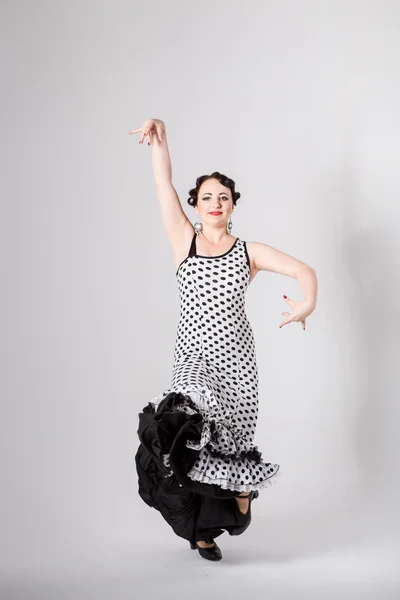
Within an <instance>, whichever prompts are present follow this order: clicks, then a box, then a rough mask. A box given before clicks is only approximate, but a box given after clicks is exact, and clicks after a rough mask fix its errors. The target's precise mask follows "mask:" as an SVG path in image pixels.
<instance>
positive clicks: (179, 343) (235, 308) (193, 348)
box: [136, 233, 279, 541]
mask: <svg viewBox="0 0 400 600" xmlns="http://www.w3.org/2000/svg"><path fill="white" fill-rule="evenodd" d="M196 235H197V234H196V233H195V234H194V236H193V239H192V243H191V246H190V250H189V254H188V256H187V257H186V258H185V259H184V260H183V261H182V262H181V264H180V265H179V267H178V269H177V271H176V277H177V282H178V290H179V298H180V317H179V322H178V327H177V334H176V340H175V347H174V362H173V368H172V379H171V383H170V386H169V388H168V389H166V390H164V391H163V392H161V393H160V394H158V395H157V396H155V397H154V398H153V399H152V400H151V401H150V402H149V403H148V405H147V407H145V408H144V409H143V411H142V413H140V415H139V429H138V435H139V439H140V441H141V445H140V447H139V450H138V453H137V455H136V465H137V470H138V474H139V493H140V495H141V496H142V498H143V500H144V501H145V502H146V503H147V504H149V505H150V506H153V507H155V508H156V509H158V510H160V512H161V513H162V515H163V517H164V518H165V519H166V520H167V522H168V523H169V524H170V525H171V526H172V527H173V529H174V530H175V533H177V534H178V535H180V536H181V537H184V538H186V539H189V540H191V541H193V540H194V539H197V540H198V539H205V540H206V541H208V540H211V538H212V537H216V536H217V535H220V534H221V533H222V532H223V531H224V530H225V531H228V532H229V533H230V534H231V535H235V534H238V533H241V532H242V530H243V526H242V525H243V518H244V517H243V514H242V513H241V512H240V511H239V510H238V509H237V504H236V501H235V500H233V501H232V498H234V497H235V496H237V495H238V494H239V493H240V492H248V491H251V490H261V489H263V488H266V487H268V486H270V485H271V484H273V483H275V482H276V480H277V476H278V473H279V465H278V464H275V463H268V462H264V460H263V459H262V455H261V452H260V451H259V450H258V447H257V446H255V445H254V436H255V433H256V424H257V415H258V382H259V379H258V367H257V359H256V349H255V341H254V335H253V330H252V327H251V324H250V322H249V320H248V318H247V315H246V310H245V294H246V290H247V288H248V286H249V284H250V277H251V276H250V260H249V255H248V251H247V246H246V242H245V241H243V240H240V239H239V238H236V240H235V242H234V244H233V245H232V246H231V248H230V249H229V250H228V251H227V252H225V253H224V254H220V255H218V256H202V255H200V254H197V251H196ZM177 494H178V495H177ZM177 515H179V518H177ZM196 536H197V537H196Z"/></svg>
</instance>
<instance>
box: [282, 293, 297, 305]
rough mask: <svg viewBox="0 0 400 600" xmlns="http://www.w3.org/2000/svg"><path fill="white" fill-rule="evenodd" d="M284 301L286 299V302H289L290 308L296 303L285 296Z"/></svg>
mask: <svg viewBox="0 0 400 600" xmlns="http://www.w3.org/2000/svg"><path fill="white" fill-rule="evenodd" d="M283 299H284V301H285V302H287V303H288V304H290V306H293V305H294V302H293V300H292V299H291V298H288V297H287V296H285V295H284V296H283Z"/></svg>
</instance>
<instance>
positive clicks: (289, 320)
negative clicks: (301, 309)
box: [279, 313, 306, 329]
mask: <svg viewBox="0 0 400 600" xmlns="http://www.w3.org/2000/svg"><path fill="white" fill-rule="evenodd" d="M282 314H283V315H289V313H282ZM289 317H290V318H288V319H286V321H282V323H280V325H279V329H280V328H281V327H283V326H284V325H287V324H288V323H298V322H299V320H298V319H297V318H296V317H292V316H290V315H289ZM301 325H302V327H303V329H305V328H306V320H305V319H304V321H301Z"/></svg>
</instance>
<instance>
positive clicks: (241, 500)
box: [235, 492, 250, 515]
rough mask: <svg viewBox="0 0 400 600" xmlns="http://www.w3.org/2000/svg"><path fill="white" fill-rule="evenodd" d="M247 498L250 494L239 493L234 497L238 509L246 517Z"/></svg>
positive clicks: (247, 508) (248, 502) (248, 503)
mask: <svg viewBox="0 0 400 600" xmlns="http://www.w3.org/2000/svg"><path fill="white" fill-rule="evenodd" d="M241 496H242V497H241ZM248 496H250V492H240V494H239V496H235V500H236V502H237V504H238V508H239V510H240V512H241V513H243V514H244V515H246V514H247V512H248V510H249V505H250V501H249V499H248Z"/></svg>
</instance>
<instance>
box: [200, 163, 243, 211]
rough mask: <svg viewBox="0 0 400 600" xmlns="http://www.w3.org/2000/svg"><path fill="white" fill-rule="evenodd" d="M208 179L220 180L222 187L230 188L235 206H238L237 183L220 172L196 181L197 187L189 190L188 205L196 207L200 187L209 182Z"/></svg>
mask: <svg viewBox="0 0 400 600" xmlns="http://www.w3.org/2000/svg"><path fill="white" fill-rule="evenodd" d="M207 179H218V181H219V182H220V183H222V185H224V186H225V187H228V188H229V189H230V190H231V192H232V200H233V204H234V205H235V206H236V202H237V201H238V200H239V198H240V193H239V192H235V182H234V181H233V179H230V178H229V177H227V176H226V175H222V174H221V173H219V172H218V171H214V173H211V175H202V176H201V177H198V178H197V179H196V187H194V188H192V189H191V190H189V195H190V198H188V204H190V206H196V204H197V194H198V193H199V189H200V186H201V184H202V183H203V182H204V181H207Z"/></svg>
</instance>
